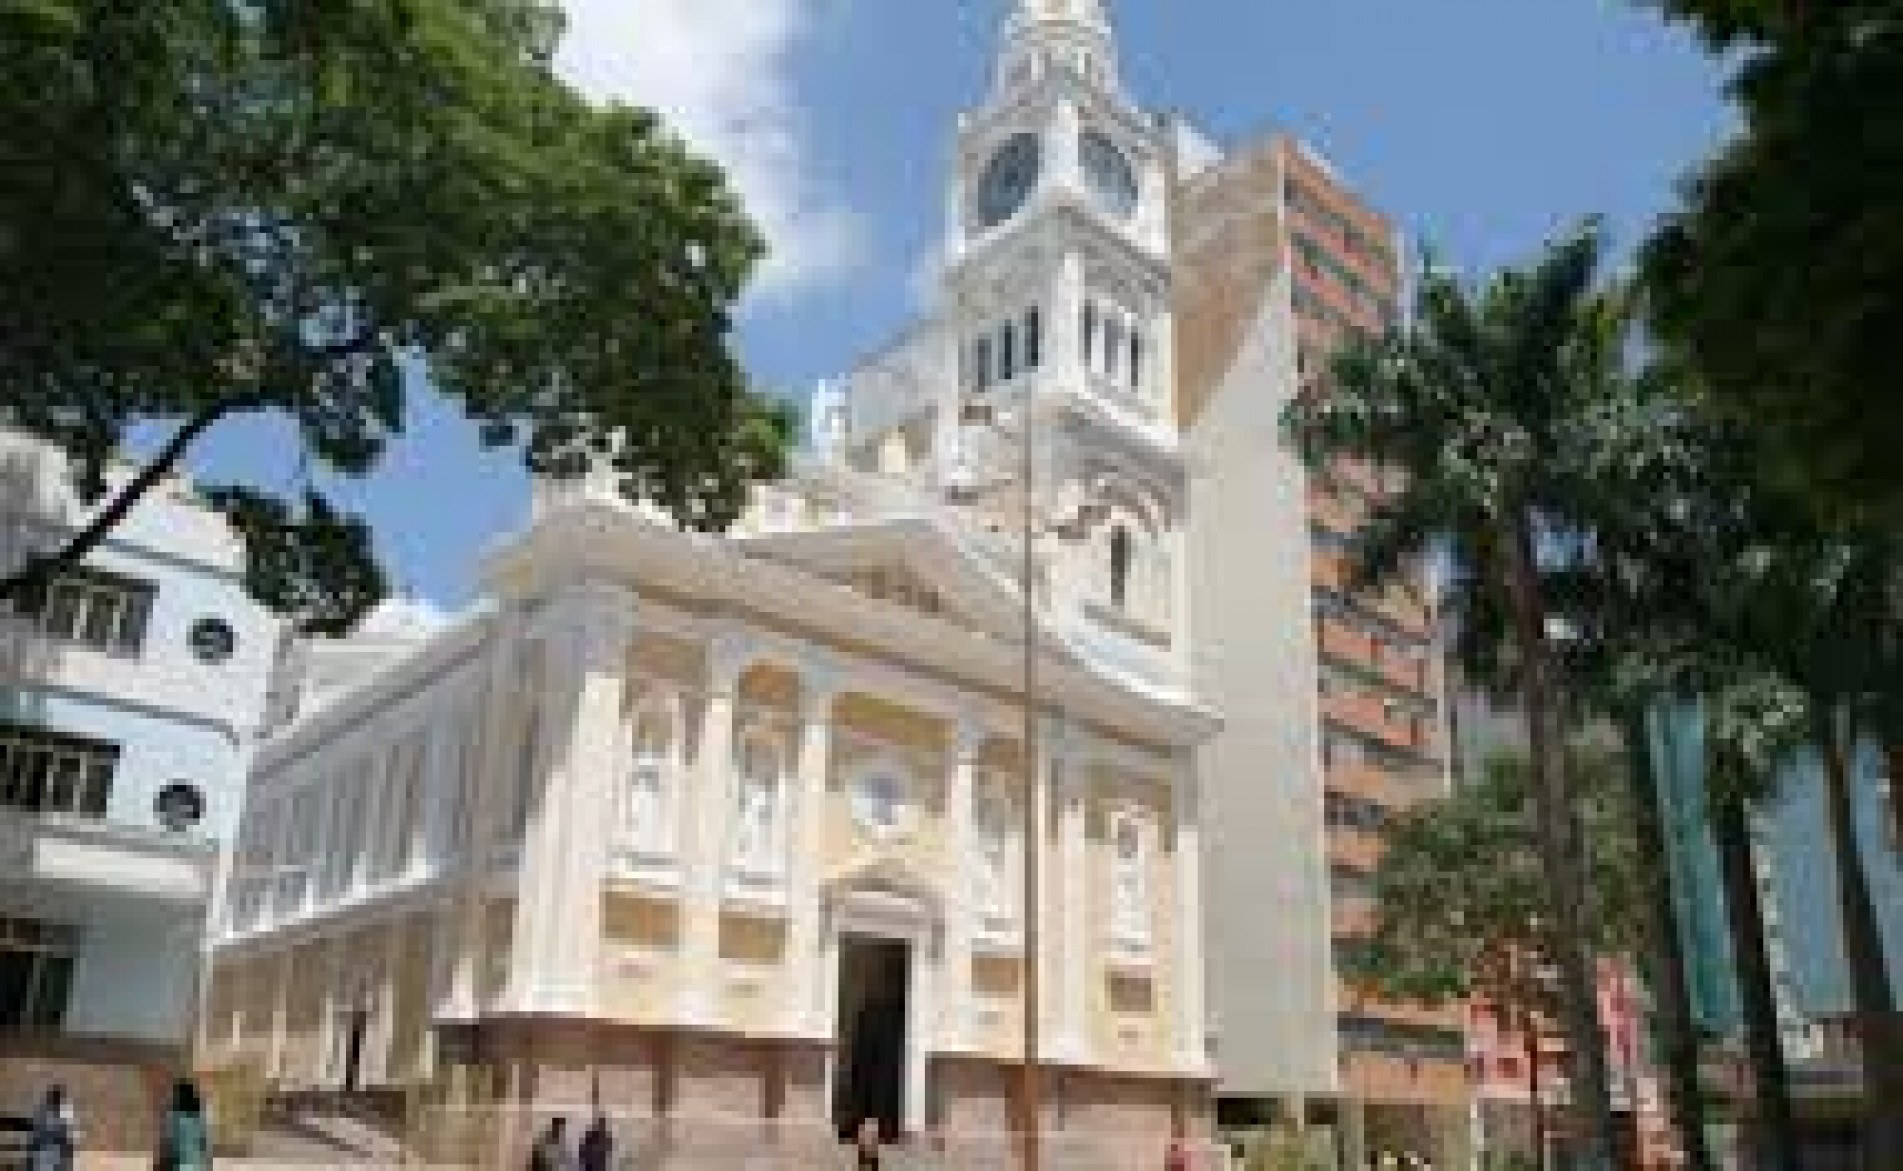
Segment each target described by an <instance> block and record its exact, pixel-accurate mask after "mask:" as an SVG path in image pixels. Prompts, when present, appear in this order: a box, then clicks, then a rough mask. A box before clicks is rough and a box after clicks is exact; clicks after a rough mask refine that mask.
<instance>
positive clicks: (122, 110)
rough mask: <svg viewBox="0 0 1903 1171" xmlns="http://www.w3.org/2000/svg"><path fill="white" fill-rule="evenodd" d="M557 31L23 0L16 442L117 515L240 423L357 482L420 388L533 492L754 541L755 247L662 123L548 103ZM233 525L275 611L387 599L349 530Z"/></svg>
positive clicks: (237, 8) (489, 14)
mask: <svg viewBox="0 0 1903 1171" xmlns="http://www.w3.org/2000/svg"><path fill="white" fill-rule="evenodd" d="M560 31H561V21H560V16H559V9H558V8H557V7H556V6H555V5H554V4H553V3H550V2H548V0H349V2H346V3H332V2H328V0H263V2H260V3H255V4H232V3H229V2H227V0H167V2H165V3H153V4H122V3H117V2H115V0H0V75H4V76H6V77H7V79H8V85H7V87H6V94H5V96H4V97H0V174H4V175H6V176H7V179H6V182H5V183H4V184H0V388H3V389H4V393H0V424H6V425H10V426H13V427H16V428H20V429H24V430H26V431H29V432H32V433H34V434H37V435H40V436H43V437H45V438H48V439H50V440H52V441H54V442H55V443H57V444H58V445H60V446H61V447H63V448H64V449H65V450H66V451H67V452H68V453H69V454H70V455H71V456H72V457H73V462H74V465H75V467H76V470H77V478H78V481H79V484H78V486H79V487H80V489H81V490H82V495H83V496H84V497H85V498H87V499H94V500H97V499H100V498H101V497H102V495H105V494H107V478H106V475H105V472H106V469H107V467H108V464H109V461H110V460H111V459H112V458H113V457H114V456H115V455H116V454H118V453H120V452H123V451H124V450H125V449H126V447H127V438H128V434H129V433H130V432H132V431H133V429H135V428H141V427H151V426H153V425H157V426H158V427H160V428H170V429H172V432H173V434H174V436H175V437H183V439H184V442H182V443H175V444H173V445H168V446H167V447H166V448H165V449H163V450H162V451H161V453H160V458H159V460H158V461H155V462H159V463H175V462H177V461H178V460H180V459H182V458H183V457H184V455H185V453H186V449H187V448H188V447H189V446H190V443H191V442H192V441H193V440H195V439H196V438H197V436H198V435H199V434H200V433H202V432H203V431H204V430H205V429H207V428H209V427H210V426H212V425H214V424H216V423H219V422H222V421H225V420H227V419H230V418H233V417H237V416H241V415H273V416H277V417H280V418H285V419H288V420H290V421H291V422H292V423H294V424H295V428H296V433H297V436H298V442H299V443H300V445H301V447H302V452H301V453H287V460H286V463H287V465H291V464H293V463H295V462H296V461H295V460H294V459H292V458H291V456H292V455H294V454H296V455H299V456H303V455H307V456H308V457H309V460H310V462H311V463H312V464H313V465H314V466H316V467H317V468H318V469H320V470H323V471H329V472H334V473H342V474H344V475H359V474H362V473H364V472H366V471H368V470H369V469H370V468H372V467H373V466H374V465H375V464H376V462H377V460H378V458H379V456H380V455H381V453H382V452H383V450H384V448H385V447H386V445H387V444H388V442H389V441H390V438H391V437H392V436H393V435H394V434H396V433H397V432H398V431H399V430H400V429H401V427H402V425H403V419H404V413H405V412H404V407H405V401H404V400H405V387H406V379H405V377H404V375H405V373H406V371H408V370H410V369H411V367H412V366H415V367H417V368H420V369H421V370H422V371H424V372H426V373H427V375H428V378H429V380H430V381H431V382H432V383H433V384H434V386H435V387H436V388H437V389H438V390H440V391H441V392H442V393H443V394H445V395H447V396H448V397H449V398H450V399H452V400H453V401H454V402H455V403H456V404H457V405H459V406H460V407H461V409H462V410H463V411H464V412H465V413H466V414H467V415H468V416H469V417H471V418H472V419H474V420H475V421H477V422H478V423H479V424H480V425H481V427H482V434H483V437H484V441H485V442H486V443H488V444H491V445H495V446H506V447H513V448H515V449H516V450H518V451H519V452H520V453H521V455H522V457H523V459H524V462H525V463H526V465H527V467H528V468H529V469H530V470H531V471H533V472H535V473H537V474H540V475H547V476H556V477H562V476H573V475H575V474H578V473H579V472H580V471H581V470H583V468H584V467H586V466H588V465H590V464H591V463H592V464H595V465H597V466H608V467H612V468H613V470H614V471H615V473H616V474H618V476H619V477H620V480H621V483H622V486H623V489H624V490H625V491H626V492H627V493H629V494H630V495H640V496H644V497H648V498H651V499H654V500H656V501H658V502H659V503H661V504H662V505H664V506H665V507H667V508H668V509H670V510H671V511H672V512H673V513H674V514H675V515H676V516H677V517H679V518H680V519H681V521H682V522H683V523H684V524H687V525H689V526H692V527H700V528H718V527H721V526H724V525H725V524H727V523H729V522H730V521H731V520H732V519H733V518H734V517H735V515H736V514H737V513H738V511H739V510H740V508H741V507H742V506H743V503H744V499H745V493H746V489H747V485H748V484H749V483H750V482H752V481H753V480H755V479H758V478H761V477H765V476H770V475H773V474H776V473H777V471H778V470H779V467H780V462H781V459H782V451H783V445H784V442H785V440H786V437H787V432H788V419H787V418H786V416H785V412H784V411H783V410H782V409H780V408H777V407H775V406H774V405H772V404H771V403H770V402H769V401H768V400H766V399H764V398H762V397H760V396H758V395H756V394H754V393H752V392H751V391H750V389H749V387H748V386H747V384H746V382H745V379H744V378H743V376H742V374H741V371H740V369H739V367H738V365H737V363H736V361H735V360H734V358H733V357H732V355H731V353H730V352H729V347H728V335H729V330H730V325H731V307H732V304H733V302H734V301H735V299H736V298H737V297H738V296H739V294H740V293H741V291H742V289H743V286H744V283H745V281H746V279H747V277H748V274H749V273H750V271H751V269H752V267H753V265H754V263H755V262H756V260H757V259H758V257H759V255H760V253H761V244H760V241H759V239H758V237H757V236H756V234H755V233H754V231H753V229H752V227H751V226H750V224H749V223H748V221H747V220H746V218H745V216H744V214H743V213H742V211H741V209H740V207H739V205H738V204H737V202H736V201H735V199H734V197H733V196H732V194H731V193H730V191H729V190H728V188H727V187H726V185H725V181H724V178H723V176H722V175H721V173H720V171H719V170H718V169H717V168H716V167H715V166H713V165H712V164H711V163H708V162H706V161H704V160H702V159H700V158H698V157H696V156H695V155H693V154H692V153H690V152H689V151H688V150H687V149H686V148H685V147H684V146H683V144H682V143H681V142H680V141H679V139H678V138H676V137H675V136H674V135H673V134H671V133H670V132H669V131H668V130H667V129H666V128H665V127H663V126H662V125H661V124H660V123H659V122H658V121H657V119H656V118H655V117H654V116H653V115H652V114H651V113H649V112H647V111H643V110H638V109H630V108H624V107H607V108H597V107H593V106H590V105H589V104H587V103H586V102H584V101H583V100H582V99H581V98H580V96H579V95H577V94H576V93H574V92H573V91H572V90H570V89H569V88H568V87H567V86H565V85H564V84H562V83H561V82H560V81H559V80H558V79H557V78H556V77H555V75H554V74H553V72H552V70H551V67H550V60H551V56H552V53H553V50H554V47H555V45H556V43H557V40H558V38H559V35H560ZM174 448H176V450H174ZM161 470H167V469H161ZM143 483H145V481H143V480H141V479H136V478H135V480H134V481H133V486H134V487H135V488H138V487H140V485H141V484H143ZM123 495H124V494H118V495H109V496H108V499H107V500H106V505H105V508H104V509H103V510H102V513H101V516H102V518H103V520H104V522H105V523H104V524H103V525H97V526H94V527H95V529H96V530H97V531H91V532H88V533H82V534H81V539H80V540H78V541H76V542H74V544H73V545H71V546H69V547H67V548H66V549H64V550H61V551H59V553H58V555H57V556H56V557H55V558H52V559H49V560H43V561H40V562H36V563H34V564H33V565H31V566H28V567H27V570H26V572H23V573H18V574H16V575H15V577H14V578H13V579H11V580H10V581H9V582H8V583H7V585H6V587H5V588H6V589H7V590H8V591H9V592H20V591H22V590H26V589H29V588H30V586H31V584H32V582H33V581H34V580H35V579H41V580H43V578H44V575H45V573H46V572H47V571H48V570H49V569H50V568H52V567H54V566H55V565H57V564H59V563H62V562H68V561H71V560H75V559H77V557H78V556H80V555H83V553H84V551H85V548H84V546H86V544H87V542H88V540H91V541H96V540H97V539H99V538H101V537H103V535H104V531H105V530H106V529H109V528H110V526H111V524H112V523H115V522H116V519H117V517H118V516H119V515H122V514H123V511H124V508H125V507H126V506H129V504H130V503H131V501H130V500H127V499H122V497H123ZM299 495H300V496H302V495H304V494H303V493H302V492H300V493H299ZM211 496H212V498H213V499H214V500H215V501H219V502H222V503H225V504H228V505H230V506H232V510H233V514H234V519H235V520H237V521H238V522H239V525H238V527H239V529H240V531H241V532H243V534H244V535H245V536H246V538H247V539H248V540H249V542H250V551H251V553H252V555H253V557H254V574H253V580H252V586H253V588H254V589H255V590H256V591H257V592H259V593H260V595H261V596H262V597H264V598H265V600H267V601H270V602H273V603H276V604H278V605H280V606H301V605H304V604H305V603H310V604H312V605H314V606H315V607H316V609H315V610H314V611H313V612H314V613H315V614H316V615H317V619H316V620H317V621H318V622H320V623H324V624H334V623H335V622H337V621H339V620H343V619H346V618H347V617H349V616H351V615H352V613H353V612H354V611H356V610H359V609H360V608H361V605H362V603H363V602H364V601H365V600H366V599H369V598H371V595H372V594H373V593H374V592H375V591H374V590H372V591H366V590H365V589H364V588H363V587H365V586H366V585H367V584H373V583H374V581H375V577H376V575H375V571H374V569H373V568H370V567H368V566H367V564H366V563H365V562H364V560H363V558H364V556H365V555H367V542H365V541H356V540H347V541H338V540H335V539H334V538H336V537H337V536H339V535H340V533H341V532H342V530H340V529H339V528H338V522H339V521H340V520H341V519H342V518H340V517H339V516H338V515H337V514H336V512H335V510H334V508H332V507H331V506H330V505H328V504H321V505H320V504H319V503H317V502H316V501H315V500H304V499H296V500H293V501H290V502H285V501H271V500H269V499H267V497H266V495H265V494H264V493H263V491H262V490H261V489H260V488H259V487H258V486H255V485H250V486H246V485H230V486H224V485H221V486H216V490H215V491H213V492H212V493H211ZM306 538H310V539H306ZM257 562H262V564H258V563H257ZM318 599H321V601H319V600H318Z"/></svg>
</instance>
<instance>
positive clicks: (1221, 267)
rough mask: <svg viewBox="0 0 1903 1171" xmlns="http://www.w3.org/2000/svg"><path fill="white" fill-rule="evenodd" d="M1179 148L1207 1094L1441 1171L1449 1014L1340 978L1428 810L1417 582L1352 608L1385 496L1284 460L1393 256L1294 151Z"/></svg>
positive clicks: (1432, 674)
mask: <svg viewBox="0 0 1903 1171" xmlns="http://www.w3.org/2000/svg"><path fill="white" fill-rule="evenodd" d="M1177 138H1178V143H1179V150H1178V175H1177V199H1176V206H1175V209H1174V217H1173V231H1174V235H1175V238H1176V249H1175V256H1176V263H1177V270H1176V271H1177V278H1176V279H1177V284H1176V288H1177V320H1178V322H1179V325H1178V359H1177V361H1178V368H1179V371H1180V373H1181V379H1182V384H1181V390H1180V397H1181V402H1182V422H1183V428H1184V433H1185V436H1186V443H1187V445H1188V448H1189V450H1190V458H1191V462H1192V466H1193V467H1195V468H1196V469H1197V474H1198V480H1197V483H1196V493H1195V495H1196V501H1197V505H1198V508H1197V511H1196V513H1195V514H1194V517H1193V520H1192V526H1191V530H1192V533H1191V574H1190V578H1191V604H1192V609H1193V613H1194V615H1195V622H1196V629H1197V631H1198V633H1199V634H1200V635H1201V636H1202V637H1203V641H1202V643H1201V644H1200V645H1199V648H1198V654H1197V661H1196V669H1197V671H1198V685H1199V688H1200V689H1201V691H1202V693H1203V694H1205V695H1207V696H1208V697H1209V699H1210V701H1211V702H1212V703H1213V704H1215V705H1216V706H1217V707H1218V708H1219V710H1221V711H1222V712H1223V716H1224V720H1225V727H1224V729H1223V731H1222V732H1221V733H1220V734H1219V735H1218V736H1217V737H1216V738H1215V739H1214V740H1213V741H1212V742H1211V744H1210V745H1209V746H1207V747H1206V748H1205V749H1204V751H1203V754H1202V758H1201V765H1202V779H1203V783H1204V785H1205V793H1206V798H1207V800H1208V802H1209V807H1210V810H1211V814H1212V816H1211V819H1210V824H1211V826H1212V827H1213V837H1212V841H1211V843H1210V852H1209V860H1208V866H1209V883H1208V898H1209V903H1210V914H1211V923H1210V931H1209V938H1210V940H1211V941H1212V944H1211V950H1210V955H1209V964H1210V974H1211V980H1212V1003H1213V1006H1214V1011H1215V1020H1214V1031H1215V1049H1216V1053H1217V1065H1218V1069H1219V1070H1220V1072H1221V1081H1220V1083H1219V1084H1220V1093H1221V1095H1222V1100H1223V1101H1224V1103H1225V1104H1226V1106H1227V1107H1228V1109H1229V1111H1230V1113H1231V1115H1232V1116H1233V1117H1238V1118H1246V1117H1252V1116H1253V1117H1261V1116H1263V1115H1265V1114H1274V1115H1277V1116H1279V1117H1282V1118H1284V1119H1288V1120H1290V1121H1295V1122H1299V1123H1301V1124H1302V1125H1305V1126H1306V1125H1311V1124H1313V1125H1318V1126H1326V1127H1328V1128H1330V1129H1332V1131H1333V1132H1334V1135H1335V1140H1336V1142H1337V1144H1338V1146H1340V1147H1341V1148H1342V1149H1343V1150H1344V1151H1345V1152H1346V1153H1347V1154H1348V1155H1349V1156H1350V1157H1359V1156H1376V1157H1378V1156H1379V1155H1380V1154H1382V1153H1394V1154H1410V1153H1411V1154H1420V1155H1427V1156H1429V1157H1435V1158H1436V1159H1437V1161H1442V1162H1443V1163H1444V1162H1445V1161H1446V1160H1448V1159H1457V1158H1459V1157H1461V1154H1462V1153H1463V1152H1464V1150H1465V1149H1466V1142H1467V1138H1466V1134H1467V1120H1468V1119H1467V1116H1468V1094H1469V1089H1468V1083H1467V1077H1466V1074H1465V1071H1464V1064H1463V1057H1464V1039H1463V1035H1462V1031H1461V1019H1460V1015H1459V1013H1458V1012H1456V1011H1443V1012H1429V1011H1422V1010H1419V1009H1416V1008H1410V1007H1405V1006H1400V1005H1394V1004H1388V1003H1384V1002H1382V1001H1380V1000H1378V999H1376V998H1373V997H1371V996H1368V995H1366V994H1365V993H1364V992H1363V991H1362V990H1360V989H1357V988H1354V987H1351V986H1349V984H1347V983H1346V982H1344V981H1343V979H1342V978H1341V975H1340V972H1339V967H1338V963H1337V960H1338V953H1339V950H1340V947H1341V945H1342V944H1343V943H1345V942H1347V941H1351V940H1353V939H1354V938H1355V937H1356V936H1357V935H1358V934H1361V933H1363V932H1365V931H1366V930H1367V928H1368V926H1369V914H1370V908H1369V906H1368V896H1369V893H1370V892H1369V887H1368V879H1369V876H1370V872H1371V869H1372V867H1373V866H1374V864H1375V862H1376V860H1377V858H1378V857H1379V853H1380V849H1381V838H1382V832H1383V829H1384V826H1385V825H1386V823H1387V821H1388V819H1389V818H1390V817H1392V816H1393V815H1394V814H1395V813H1396V812H1397V811H1399V810H1403V809H1406V808H1409V807H1411V806H1413V805H1415V804H1416V803H1418V802H1420V801H1423V800H1426V799H1429V798H1432V797H1434V796H1437V795H1440V794H1441V793H1443V792H1444V791H1445V787H1446V767H1445V756H1446V754H1445V751H1444V744H1443V739H1444V737H1443V719H1442V714H1441V704H1440V698H1439V697H1440V694H1441V680H1440V670H1439V658H1438V655H1437V654H1436V653H1435V639H1434V633H1433V628H1432V615H1431V613H1430V601H1429V592H1428V589H1427V583H1426V582H1425V581H1424V580H1413V581H1408V582H1404V583H1402V584H1400V585H1399V586H1396V587H1394V588H1391V589H1389V590H1387V591H1385V592H1382V593H1380V594H1378V595H1373V594H1369V593H1365V592H1362V593H1357V592H1356V591H1354V590H1352V589H1351V588H1350V583H1349V581H1348V579H1347V562H1348V554H1349V551H1350V550H1351V548H1352V546H1353V543H1354V540H1355V534H1356V531H1357V529H1358V528H1359V526H1360V524H1361V523H1362V520H1363V519H1364V517H1365V516H1366V513H1367V509H1368V507H1369V504H1370V503H1371V502H1372V501H1374V500H1376V499H1378V497H1379V495H1380V493H1381V492H1382V490H1383V485H1382V481H1381V478H1380V476H1379V475H1378V474H1376V473H1375V472H1374V471H1373V470H1372V469H1367V468H1362V467H1354V466H1346V465H1344V466H1338V467H1336V468H1334V469H1332V471H1331V473H1330V474H1329V475H1326V476H1316V475H1311V474H1309V473H1308V472H1307V470H1306V469H1304V468H1303V467H1302V466H1301V464H1300V462H1299V461H1298V459H1297V458H1296V456H1295V455H1294V454H1293V453H1292V452H1290V451H1289V450H1288V449H1287V448H1286V446H1285V445H1284V444H1283V443H1282V442H1281V415H1282V412H1283V410H1284V409H1285V408H1286V406H1287V405H1288V404H1289V402H1290V401H1292V400H1293V399H1294V398H1295V397H1296V396H1297V395H1299V394H1301V393H1303V391H1304V388H1305V387H1307V386H1308V385H1310V383H1311V381H1312V380H1313V379H1315V378H1317V377H1319V376H1321V375H1322V374H1323V373H1324V372H1325V369H1326V366H1327V363H1328V361H1329V359H1330V356H1331V354H1332V353H1333V352H1334V351H1335V350H1336V349H1337V348H1338V347H1339V346H1340V345H1341V344H1342V343H1343V342H1344V341H1346V340H1348V339H1350V338H1352V337H1354V336H1356V335H1358V334H1368V333H1373V332H1378V331H1380V330H1382V329H1384V328H1386V327H1387V326H1388V325H1389V324H1391V323H1392V322H1393V321H1394V320H1395V319H1396V315H1397V314H1398V313H1399V311H1400V309H1399V303H1400V298H1401V287H1402V283H1403V271H1402V263H1401V241H1400V239H1399V236H1398V233H1397V232H1396V230H1395V228H1394V226H1393V225H1392V223H1391V222H1390V221H1388V220H1387V219H1386V218H1384V217H1383V216H1381V215H1380V214H1379V213H1377V212H1375V211H1374V210H1372V209H1371V208H1370V207H1369V206H1368V205H1367V204H1366V203H1365V202H1364V201H1363V200H1362V199H1360V198H1359V197H1358V196H1356V195H1355V194H1354V193H1353V192H1352V191H1351V190H1350V189H1349V188H1348V186H1347V185H1346V184H1345V183H1344V182H1343V181H1342V179H1341V177H1340V176H1339V175H1338V174H1337V173H1336V172H1335V171H1334V169H1333V168H1332V167H1331V166H1330V165H1329V164H1328V163H1327V162H1326V161H1324V160H1323V159H1322V157H1321V156H1320V155H1319V154H1318V153H1317V152H1316V151H1315V150H1314V149H1312V148H1310V147H1308V146H1306V145H1304V144H1303V143H1301V142H1300V141H1299V140H1297V139H1294V138H1289V137H1277V138H1273V139H1270V140H1268V141H1265V142H1262V143H1259V144H1257V145H1254V146H1250V147H1247V148H1244V149H1242V150H1239V151H1237V152H1235V153H1233V154H1229V155H1224V154H1222V153H1221V152H1220V151H1218V150H1217V149H1215V148H1214V147H1212V146H1211V145H1210V144H1208V143H1207V142H1206V141H1204V140H1202V139H1200V138H1198V137H1196V136H1195V135H1194V134H1193V133H1191V132H1189V131H1188V130H1186V129H1179V132H1178V136H1177Z"/></svg>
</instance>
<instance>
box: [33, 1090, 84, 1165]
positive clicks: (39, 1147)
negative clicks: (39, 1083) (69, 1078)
mask: <svg viewBox="0 0 1903 1171" xmlns="http://www.w3.org/2000/svg"><path fill="white" fill-rule="evenodd" d="M78 1152H79V1120H78V1119H77V1118H76V1117H75V1116H74V1113H73V1100H72V1099H71V1098H69V1097H67V1096H66V1087H65V1086H62V1085H57V1084H56V1085H52V1086H48V1087H47V1090H46V1094H45V1096H44V1097H42V1098H41V1099H40V1105H39V1108H38V1109H36V1110H34V1111H33V1137H32V1139H31V1140H29V1142H28V1145H27V1154H28V1159H27V1166H29V1167H31V1168H32V1171H72V1168H73V1161H74V1158H75V1157H76V1156H77V1155H78Z"/></svg>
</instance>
